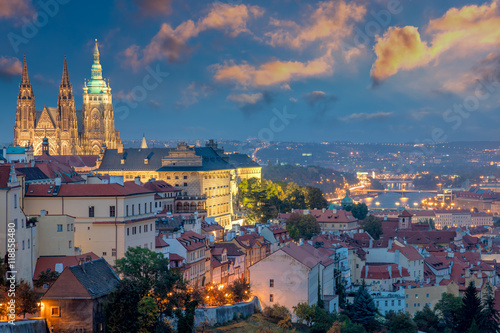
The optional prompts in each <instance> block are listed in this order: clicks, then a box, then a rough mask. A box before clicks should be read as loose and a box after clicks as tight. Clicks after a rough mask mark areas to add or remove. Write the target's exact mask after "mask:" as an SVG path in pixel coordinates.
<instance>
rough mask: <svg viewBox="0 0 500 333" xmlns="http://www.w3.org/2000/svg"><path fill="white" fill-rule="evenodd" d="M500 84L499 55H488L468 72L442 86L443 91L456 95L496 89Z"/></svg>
mask: <svg viewBox="0 0 500 333" xmlns="http://www.w3.org/2000/svg"><path fill="white" fill-rule="evenodd" d="M499 84H500V54H497V53H490V54H488V55H487V56H486V57H485V58H483V59H481V60H480V61H478V62H477V64H476V65H474V66H473V67H472V68H471V69H470V70H469V71H467V72H466V73H463V74H462V75H461V76H460V77H458V78H452V79H449V80H448V81H446V82H445V83H444V84H443V89H444V90H446V91H450V92H453V93H456V94H459V93H463V92H466V91H469V90H471V89H477V90H478V91H484V90H485V89H486V90H491V89H492V86H495V88H494V89H495V90H496V88H498V86H499Z"/></svg>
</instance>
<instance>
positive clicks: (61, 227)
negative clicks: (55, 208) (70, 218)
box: [57, 224, 63, 232]
mask: <svg viewBox="0 0 500 333" xmlns="http://www.w3.org/2000/svg"><path fill="white" fill-rule="evenodd" d="M62 231H63V225H62V224H58V225H57V232H62Z"/></svg>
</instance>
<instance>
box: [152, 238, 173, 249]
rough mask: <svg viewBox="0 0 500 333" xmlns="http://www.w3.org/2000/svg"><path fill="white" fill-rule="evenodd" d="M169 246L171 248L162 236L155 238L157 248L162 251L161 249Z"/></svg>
mask: <svg viewBox="0 0 500 333" xmlns="http://www.w3.org/2000/svg"><path fill="white" fill-rule="evenodd" d="M167 246H170V245H169V244H168V243H167V242H165V241H164V240H163V237H162V235H158V236H156V237H155V248H157V249H161V248H164V247H167Z"/></svg>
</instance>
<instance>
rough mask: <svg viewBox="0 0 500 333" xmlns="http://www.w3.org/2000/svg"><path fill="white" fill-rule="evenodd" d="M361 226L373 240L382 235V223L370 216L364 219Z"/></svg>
mask: <svg viewBox="0 0 500 333" xmlns="http://www.w3.org/2000/svg"><path fill="white" fill-rule="evenodd" d="M361 226H362V228H363V230H364V231H366V232H367V233H369V234H370V236H372V237H373V239H379V238H380V235H382V221H381V220H380V219H379V218H377V217H375V216H372V215H370V216H368V217H366V218H365V219H364V220H363V222H362V223H361Z"/></svg>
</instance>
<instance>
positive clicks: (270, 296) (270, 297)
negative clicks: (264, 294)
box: [269, 294, 274, 303]
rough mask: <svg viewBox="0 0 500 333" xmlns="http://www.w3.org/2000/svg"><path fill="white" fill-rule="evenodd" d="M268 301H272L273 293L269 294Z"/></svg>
mask: <svg viewBox="0 0 500 333" xmlns="http://www.w3.org/2000/svg"><path fill="white" fill-rule="evenodd" d="M269 302H271V303H272V302H274V295H273V294H269Z"/></svg>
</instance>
